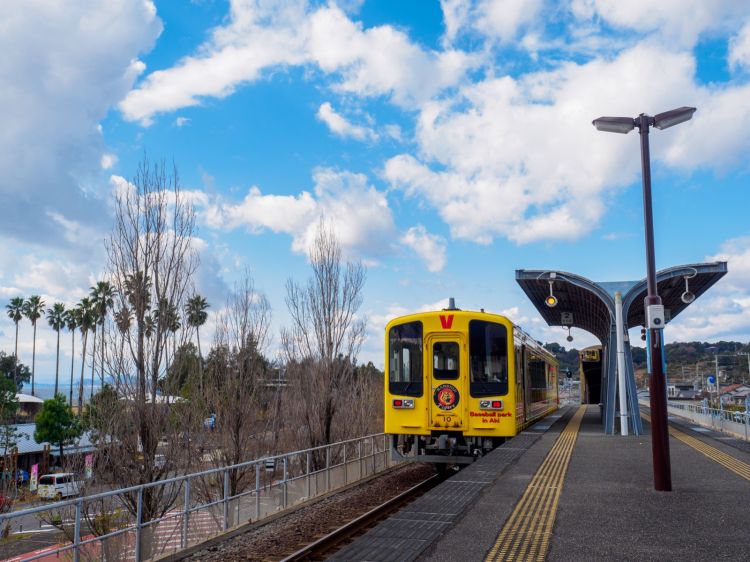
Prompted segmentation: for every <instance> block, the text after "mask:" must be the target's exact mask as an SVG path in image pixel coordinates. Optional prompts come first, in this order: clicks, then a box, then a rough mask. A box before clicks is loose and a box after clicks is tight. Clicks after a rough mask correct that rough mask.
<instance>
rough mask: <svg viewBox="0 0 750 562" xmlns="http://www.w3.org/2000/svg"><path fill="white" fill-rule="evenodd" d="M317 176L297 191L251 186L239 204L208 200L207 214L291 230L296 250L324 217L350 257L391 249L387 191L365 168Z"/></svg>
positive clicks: (227, 221) (217, 221)
mask: <svg viewBox="0 0 750 562" xmlns="http://www.w3.org/2000/svg"><path fill="white" fill-rule="evenodd" d="M313 180H314V182H315V189H314V193H312V194H311V193H309V192H307V191H303V192H302V193H300V194H299V195H296V196H293V195H263V194H262V193H261V191H260V189H259V188H258V187H252V188H251V189H250V190H249V192H248V194H247V195H246V196H245V199H244V200H243V201H242V202H240V203H238V204H233V203H230V202H227V201H223V200H219V201H216V202H215V203H213V204H210V205H209V206H208V207H207V208H206V209H205V210H204V211H203V216H204V220H205V221H206V223H207V224H208V225H209V226H211V227H212V228H226V229H233V228H239V227H244V228H246V229H247V230H248V231H249V232H251V233H260V232H262V231H263V230H266V229H267V230H271V231H272V232H282V233H286V234H289V235H290V236H292V249H293V250H294V251H296V252H307V250H308V248H309V247H310V244H311V243H312V241H313V239H314V236H315V229H316V228H317V225H318V220H319V219H320V217H325V218H326V219H327V220H329V221H330V222H331V224H332V225H333V227H334V230H335V232H336V235H337V236H338V239H339V242H340V243H341V246H342V249H343V250H344V252H345V254H346V255H347V256H348V257H362V258H365V259H367V260H368V261H370V262H371V263H372V262H373V261H374V260H376V259H377V258H378V257H379V256H381V255H383V254H385V253H389V252H390V251H391V249H392V243H393V240H394V237H395V227H394V224H393V215H392V213H391V210H390V208H389V207H388V201H387V199H386V197H385V194H384V193H382V192H380V191H378V190H376V189H375V188H374V187H372V186H370V185H368V183H367V178H366V177H365V176H364V175H362V174H353V173H351V172H339V171H335V170H331V169H328V168H320V169H318V170H316V171H315V174H314V176H313Z"/></svg>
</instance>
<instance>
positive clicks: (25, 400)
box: [16, 393, 44, 404]
mask: <svg viewBox="0 0 750 562" xmlns="http://www.w3.org/2000/svg"><path fill="white" fill-rule="evenodd" d="M16 400H18V402H20V403H21V404H44V400H42V399H41V398H37V397H36V396H32V395H31V394H21V393H18V394H16Z"/></svg>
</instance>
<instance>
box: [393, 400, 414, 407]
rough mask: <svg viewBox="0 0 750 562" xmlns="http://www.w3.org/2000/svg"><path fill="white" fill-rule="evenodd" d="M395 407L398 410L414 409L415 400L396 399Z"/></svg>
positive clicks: (394, 401)
mask: <svg viewBox="0 0 750 562" xmlns="http://www.w3.org/2000/svg"><path fill="white" fill-rule="evenodd" d="M393 407H394V408H398V409H404V408H414V400H412V399H409V398H394V399H393Z"/></svg>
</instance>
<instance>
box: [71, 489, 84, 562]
mask: <svg viewBox="0 0 750 562" xmlns="http://www.w3.org/2000/svg"><path fill="white" fill-rule="evenodd" d="M82 505H83V500H82V499H80V500H78V501H77V502H76V522H75V528H74V530H73V561H74V562H78V561H79V560H80V559H81V506H82Z"/></svg>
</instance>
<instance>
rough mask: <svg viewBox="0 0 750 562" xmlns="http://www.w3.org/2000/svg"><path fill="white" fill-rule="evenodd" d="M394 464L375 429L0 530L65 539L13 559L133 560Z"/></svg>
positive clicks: (50, 511) (54, 510) (51, 510)
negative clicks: (47, 527) (153, 513)
mask: <svg viewBox="0 0 750 562" xmlns="http://www.w3.org/2000/svg"><path fill="white" fill-rule="evenodd" d="M393 464H396V463H395V462H394V461H392V460H391V458H390V451H389V443H388V438H387V436H386V435H385V434H382V433H381V434H377V435H369V436H367V437H362V438H359V439H351V440H348V441H342V442H339V443H334V444H332V445H327V446H323V447H317V448H313V449H305V450H303V451H295V452H292V453H286V454H283V455H277V456H275V457H268V458H263V459H258V460H254V461H248V462H244V463H240V464H236V465H232V466H226V467H221V468H215V469H211V470H205V471H203V472H197V473H193V474H189V475H186V476H179V477H174V478H169V479H166V480H161V481H158V482H153V483H150V484H144V485H140V486H132V487H129V488H122V489H119V490H112V491H108V492H102V493H98V494H91V495H85V496H82V497H79V498H76V499H71V500H67V501H61V502H56V503H53V504H46V505H40V506H37V507H33V508H28V509H24V510H20V511H15V512H12V513H6V514H2V515H0V529H2V528H3V527H4V526H5V525H6V524H7V523H10V525H11V531H13V530H15V531H16V532H18V529H19V528H22V526H23V525H24V523H26V524H27V525H28V522H29V521H32V522H33V521H34V520H35V519H36V520H38V521H44V522H46V523H48V524H51V525H54V526H55V527H56V528H59V529H61V531H62V533H64V535H65V537H66V540H65V541H64V542H62V543H60V544H58V545H56V546H54V547H50V548H47V549H44V550H39V551H35V552H31V553H28V554H26V555H23V556H20V557H16V558H11V559H10V560H14V561H15V560H19V561H20V560H73V561H75V562H78V561H80V560H85V561H94V560H101V561H136V562H137V561H141V560H149V559H155V558H160V557H163V556H166V555H168V554H172V553H175V552H178V551H180V550H184V549H186V548H188V547H190V546H193V545H195V544H198V543H201V542H203V541H205V540H207V539H210V538H212V537H214V536H216V535H219V534H221V533H222V532H224V531H227V530H228V529H231V528H232V527H236V526H238V525H241V524H244V523H247V522H253V521H258V520H260V519H263V518H264V517H267V516H269V515H271V514H273V513H276V512H279V511H281V510H283V509H286V508H287V507H291V506H293V505H295V504H298V503H301V502H303V501H305V500H307V499H310V498H314V497H316V496H320V495H322V494H325V493H327V492H328V491H330V490H335V489H336V488H340V487H342V486H345V485H346V484H349V483H351V482H355V481H357V480H360V479H363V478H366V477H367V476H370V475H372V474H376V473H378V472H380V471H382V470H385V469H387V468H389V467H390V466H392V465H393ZM168 498H173V500H172V502H171V508H170V509H169V510H168V511H167V512H166V513H164V514H163V515H160V516H159V517H149V516H148V513H149V506H151V505H155V504H158V503H160V504H161V505H164V503H165V500H168ZM167 503H170V502H168V501H167ZM21 530H22V529H21ZM19 540H23V539H19Z"/></svg>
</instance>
